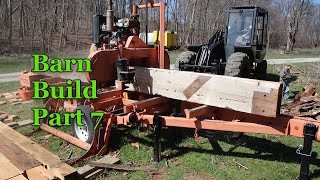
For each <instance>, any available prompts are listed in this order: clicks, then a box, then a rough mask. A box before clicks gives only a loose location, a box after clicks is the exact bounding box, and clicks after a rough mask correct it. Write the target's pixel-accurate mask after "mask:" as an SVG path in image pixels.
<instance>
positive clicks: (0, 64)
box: [0, 51, 89, 74]
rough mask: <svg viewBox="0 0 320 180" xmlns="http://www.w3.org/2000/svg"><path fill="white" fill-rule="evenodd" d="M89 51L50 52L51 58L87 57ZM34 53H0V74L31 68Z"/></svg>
mask: <svg viewBox="0 0 320 180" xmlns="http://www.w3.org/2000/svg"><path fill="white" fill-rule="evenodd" d="M88 55H89V52H88V51H75V52H73V53H59V52H57V53H50V54H48V56H49V58H50V59H51V58H59V59H67V58H86V57H87V56H88ZM31 62H32V55H31V54H30V55H22V56H2V55H0V74H5V73H12V72H21V71H25V70H30V69H31Z"/></svg>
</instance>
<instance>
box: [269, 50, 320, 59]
mask: <svg viewBox="0 0 320 180" xmlns="http://www.w3.org/2000/svg"><path fill="white" fill-rule="evenodd" d="M292 58H320V49H319V48H315V49H298V48H297V49H295V50H294V52H292V53H283V52H280V51H278V50H269V51H268V52H267V55H266V57H265V59H292Z"/></svg>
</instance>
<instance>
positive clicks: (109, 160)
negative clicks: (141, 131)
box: [77, 155, 120, 179]
mask: <svg viewBox="0 0 320 180" xmlns="http://www.w3.org/2000/svg"><path fill="white" fill-rule="evenodd" d="M119 161H120V159H119V158H116V157H114V156H110V155H106V156H104V157H103V158H101V159H99V160H97V161H94V162H97V163H106V164H115V163H118V162H119ZM77 171H78V174H79V176H80V177H83V178H85V179H89V178H91V177H92V176H95V175H98V174H99V173H101V172H102V171H103V170H101V169H99V168H98V167H92V166H90V165H85V166H83V167H80V168H78V170H77Z"/></svg>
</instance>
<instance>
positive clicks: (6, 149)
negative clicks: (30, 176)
mask: <svg viewBox="0 0 320 180" xmlns="http://www.w3.org/2000/svg"><path fill="white" fill-rule="evenodd" d="M0 139H1V143H0V153H1V154H2V155H3V156H5V157H6V158H7V159H8V160H9V161H10V162H11V163H12V164H13V165H15V166H16V167H17V168H18V169H20V170H21V171H23V172H24V171H26V170H28V169H31V168H34V167H37V166H40V165H41V163H40V162H39V161H37V160H36V159H35V158H34V157H32V156H31V155H30V154H29V153H28V152H25V151H23V150H22V149H21V148H20V147H19V146H17V145H16V144H14V143H13V142H12V141H10V140H9V139H7V138H6V137H5V136H4V135H2V134H0Z"/></svg>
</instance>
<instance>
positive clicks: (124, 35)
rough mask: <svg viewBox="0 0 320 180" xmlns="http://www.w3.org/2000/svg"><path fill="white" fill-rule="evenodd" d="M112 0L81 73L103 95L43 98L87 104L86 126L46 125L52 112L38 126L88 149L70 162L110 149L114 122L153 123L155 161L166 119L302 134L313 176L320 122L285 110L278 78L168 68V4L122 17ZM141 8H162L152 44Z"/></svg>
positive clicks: (28, 77) (70, 106) (62, 105)
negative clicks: (143, 34) (141, 34)
mask: <svg viewBox="0 0 320 180" xmlns="http://www.w3.org/2000/svg"><path fill="white" fill-rule="evenodd" d="M108 3H109V4H108V11H107V15H106V16H105V17H102V16H96V17H95V19H94V21H95V25H97V26H96V27H95V33H94V37H95V44H94V46H95V49H96V51H94V52H92V53H91V54H90V55H89V59H90V60H91V62H92V72H86V73H84V74H85V79H84V80H88V81H89V80H96V81H97V84H98V88H99V90H98V99H71V100H61V99H60V100H54V99H48V100H47V101H46V105H45V107H46V109H47V110H49V111H50V112H59V111H60V110H62V109H64V110H66V111H68V112H73V111H75V110H78V109H80V110H82V112H83V113H84V114H85V116H84V118H83V119H82V121H83V123H84V124H85V126H78V125H77V124H73V125H72V129H73V131H74V134H75V137H74V136H71V135H69V134H66V133H63V132H61V131H59V130H58V129H56V128H54V127H51V126H49V125H48V124H47V119H44V120H43V122H42V125H41V126H40V127H39V129H38V130H44V131H47V132H49V133H51V134H53V135H55V136H57V137H60V138H61V139H63V140H65V141H67V142H69V143H71V144H73V145H75V146H77V147H79V148H81V149H83V150H85V151H86V154H85V155H84V156H83V157H81V158H80V159H77V160H75V161H74V162H73V163H77V162H80V161H83V160H86V159H88V158H90V157H92V156H95V155H102V154H105V153H106V152H107V150H108V144H109V143H108V141H109V136H110V132H111V130H112V126H113V125H126V126H134V125H137V124H141V126H143V127H146V126H148V125H151V126H153V134H154V136H153V142H154V161H156V162H159V161H160V159H161V157H160V152H161V148H160V147H161V146H160V144H161V128H162V127H163V126H166V127H181V128H191V129H194V130H195V134H197V131H198V130H201V129H202V130H217V131H229V132H243V133H256V134H270V135H283V136H286V135H291V136H296V137H304V140H305V144H304V146H303V149H300V150H299V152H300V154H301V156H302V171H301V177H308V175H309V169H308V167H309V163H310V158H311V157H310V156H308V155H309V154H310V153H311V150H312V148H311V147H312V141H313V140H317V141H320V133H318V126H319V122H316V121H314V120H310V119H305V118H298V117H290V116H285V115H280V113H279V109H280V105H281V92H282V89H281V88H282V87H281V84H280V83H277V82H267V81H260V80H253V79H242V78H236V77H227V76H217V75H212V74H206V73H195V72H185V71H175V70H168V69H169V56H168V53H167V52H166V51H165V49H164V32H165V6H166V4H165V3H164V2H160V3H154V2H153V1H152V0H147V1H146V4H144V5H133V10H132V13H133V14H132V16H131V19H125V20H123V19H117V22H118V23H117V22H115V20H116V19H115V18H114V17H113V10H112V1H111V0H109V1H108ZM143 8H159V9H160V16H159V17H160V43H159V45H158V46H155V47H152V48H150V47H149V46H148V45H147V44H145V43H144V42H143V41H142V40H141V39H139V38H138V29H139V27H138V24H139V23H138V10H139V9H143ZM237 11H238V10H237ZM100 21H102V23H101V22H100ZM103 21H106V22H105V23H103ZM131 23H132V24H131ZM112 24H113V25H114V26H112ZM256 57H257V56H256ZM260 57H261V56H260ZM260 59H261V58H260ZM69 78H70V77H66V76H64V75H60V77H59V78H58V77H44V76H43V75H38V74H32V73H28V74H22V76H21V84H22V85H24V86H28V85H30V84H32V83H30V82H31V81H33V80H39V79H41V80H42V81H46V82H48V83H49V84H50V85H51V86H55V85H58V84H61V83H64V82H65V80H66V79H69ZM26 82H29V83H26ZM25 88H27V87H25ZM29 88H30V87H29ZM227 89H228V90H227ZM31 91H32V90H31ZM93 111H101V112H104V118H103V120H102V121H100V122H99V124H98V126H97V127H98V128H97V129H95V130H94V128H93V127H94V125H95V123H97V119H94V118H91V117H90V113H91V112H93ZM38 130H37V131H38Z"/></svg>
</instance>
